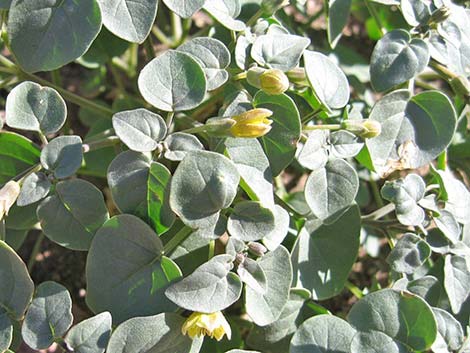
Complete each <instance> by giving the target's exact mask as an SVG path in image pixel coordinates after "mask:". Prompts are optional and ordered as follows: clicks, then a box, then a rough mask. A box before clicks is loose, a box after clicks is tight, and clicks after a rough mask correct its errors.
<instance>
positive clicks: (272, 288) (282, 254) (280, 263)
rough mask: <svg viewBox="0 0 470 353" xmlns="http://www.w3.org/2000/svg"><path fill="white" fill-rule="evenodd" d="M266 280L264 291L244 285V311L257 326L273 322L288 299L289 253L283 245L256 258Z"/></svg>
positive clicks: (290, 270)
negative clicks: (260, 291) (261, 292)
mask: <svg viewBox="0 0 470 353" xmlns="http://www.w3.org/2000/svg"><path fill="white" fill-rule="evenodd" d="M258 263H259V265H260V267H261V269H262V270H263V271H264V274H265V276H266V282H267V285H268V287H267V290H266V293H264V294H260V293H259V292H258V291H256V290H254V289H252V288H250V287H249V286H247V287H245V306H246V312H247V314H248V315H250V317H251V318H252V319H253V321H254V322H255V323H256V324H257V325H258V326H266V325H269V324H272V323H273V322H275V321H276V320H277V319H278V318H279V316H280V315H281V312H282V309H283V308H284V306H285V305H286V303H287V300H288V299H289V290H290V286H291V282H292V264H291V261H290V254H289V252H288V251H287V250H286V248H284V247H283V246H279V247H278V248H277V249H276V250H274V251H271V252H269V253H267V254H266V255H264V256H263V257H261V258H260V259H259V260H258Z"/></svg>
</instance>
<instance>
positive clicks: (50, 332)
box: [21, 282, 73, 350]
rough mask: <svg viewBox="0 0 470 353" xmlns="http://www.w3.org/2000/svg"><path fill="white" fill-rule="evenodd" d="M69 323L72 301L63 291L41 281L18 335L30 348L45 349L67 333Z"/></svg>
mask: <svg viewBox="0 0 470 353" xmlns="http://www.w3.org/2000/svg"><path fill="white" fill-rule="evenodd" d="M72 321H73V316H72V298H71V297H70V293H69V292H68V290H67V288H65V287H64V286H62V285H60V284H58V283H56V282H43V283H41V284H40V285H39V286H38V288H37V289H36V294H35V295H34V298H33V301H32V302H31V305H30V307H29V309H28V312H27V314H26V317H25V319H24V322H23V326H22V328H21V335H22V336H23V339H24V341H25V343H26V344H27V345H28V346H30V347H31V348H33V349H38V350H39V349H46V348H48V347H49V346H50V345H52V343H54V341H55V340H57V339H59V338H61V337H62V335H64V334H65V332H67V330H68V329H69V328H70V326H71V325H72Z"/></svg>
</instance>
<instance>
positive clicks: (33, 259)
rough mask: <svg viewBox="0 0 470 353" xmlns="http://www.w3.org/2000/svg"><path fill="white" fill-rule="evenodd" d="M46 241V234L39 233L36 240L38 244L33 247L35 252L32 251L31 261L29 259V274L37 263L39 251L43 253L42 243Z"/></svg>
mask: <svg viewBox="0 0 470 353" xmlns="http://www.w3.org/2000/svg"><path fill="white" fill-rule="evenodd" d="M43 240H44V233H43V232H41V233H39V235H38V237H37V239H36V242H35V243H34V247H33V250H32V251H31V255H30V256H29V259H28V272H29V273H31V271H32V269H33V267H34V264H35V263H36V257H37V255H38V253H39V251H41V243H42V241H43Z"/></svg>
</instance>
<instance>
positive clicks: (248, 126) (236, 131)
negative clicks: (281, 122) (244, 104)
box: [230, 108, 273, 138]
mask: <svg viewBox="0 0 470 353" xmlns="http://www.w3.org/2000/svg"><path fill="white" fill-rule="evenodd" d="M271 115H273V112H272V111H270V110H268V109H263V108H257V109H252V110H248V111H247V112H245V113H242V114H240V115H236V116H233V117H231V118H232V119H233V120H235V124H234V125H233V126H232V127H231V128H230V134H231V135H232V136H233V137H248V138H256V137H261V136H264V135H266V134H267V133H268V132H269V131H271V124H272V123H273V121H272V120H269V119H268V118H269V117H270V116H271Z"/></svg>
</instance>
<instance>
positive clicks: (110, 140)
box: [83, 136, 121, 153]
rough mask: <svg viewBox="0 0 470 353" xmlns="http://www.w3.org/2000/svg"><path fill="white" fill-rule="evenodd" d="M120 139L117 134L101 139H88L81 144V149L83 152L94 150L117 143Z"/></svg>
mask: <svg viewBox="0 0 470 353" xmlns="http://www.w3.org/2000/svg"><path fill="white" fill-rule="evenodd" d="M120 142H121V140H120V139H119V137H117V136H109V137H106V138H104V139H102V140H96V141H90V142H88V143H85V144H83V151H84V152H85V153H87V152H90V151H96V150H98V149H101V148H106V147H111V146H115V145H117V144H119V143H120Z"/></svg>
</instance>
